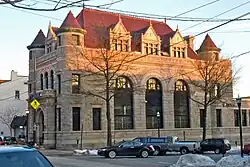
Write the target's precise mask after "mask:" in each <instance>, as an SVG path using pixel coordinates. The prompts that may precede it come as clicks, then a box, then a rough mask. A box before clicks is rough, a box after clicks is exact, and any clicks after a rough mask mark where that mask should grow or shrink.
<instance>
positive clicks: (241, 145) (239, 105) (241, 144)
mask: <svg viewBox="0 0 250 167" xmlns="http://www.w3.org/2000/svg"><path fill="white" fill-rule="evenodd" d="M236 103H237V105H238V109H239V111H238V112H239V113H238V114H239V122H240V123H239V126H240V153H241V157H243V141H242V119H241V98H240V97H239V96H238V98H236Z"/></svg>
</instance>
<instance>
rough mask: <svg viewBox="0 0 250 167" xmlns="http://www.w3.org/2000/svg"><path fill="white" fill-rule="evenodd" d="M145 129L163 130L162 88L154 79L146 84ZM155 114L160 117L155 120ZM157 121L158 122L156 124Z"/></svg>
mask: <svg viewBox="0 0 250 167" xmlns="http://www.w3.org/2000/svg"><path fill="white" fill-rule="evenodd" d="M145 96H146V98H145V99H146V128H147V129H156V128H158V123H159V127H160V128H163V110H162V87H161V83H160V81H159V80H158V79H156V78H150V79H149V80H148V81H147V83H146V94H145ZM157 112H159V113H160V117H159V118H157ZM158 119H159V122H158Z"/></svg>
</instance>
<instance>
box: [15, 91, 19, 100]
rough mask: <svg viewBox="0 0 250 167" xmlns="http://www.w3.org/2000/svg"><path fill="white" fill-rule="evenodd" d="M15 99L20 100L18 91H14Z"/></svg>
mask: <svg viewBox="0 0 250 167" xmlns="http://www.w3.org/2000/svg"><path fill="white" fill-rule="evenodd" d="M15 99H20V91H19V90H16V91H15Z"/></svg>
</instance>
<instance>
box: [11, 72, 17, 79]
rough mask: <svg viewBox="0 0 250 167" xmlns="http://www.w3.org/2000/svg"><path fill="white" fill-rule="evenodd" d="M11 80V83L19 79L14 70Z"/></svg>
mask: <svg viewBox="0 0 250 167" xmlns="http://www.w3.org/2000/svg"><path fill="white" fill-rule="evenodd" d="M10 79H11V81H14V80H16V79H17V72H15V71H14V70H11V75H10Z"/></svg>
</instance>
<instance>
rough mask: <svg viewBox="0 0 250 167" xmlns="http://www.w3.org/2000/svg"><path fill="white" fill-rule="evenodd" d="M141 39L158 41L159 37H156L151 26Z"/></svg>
mask: <svg viewBox="0 0 250 167" xmlns="http://www.w3.org/2000/svg"><path fill="white" fill-rule="evenodd" d="M143 39H144V40H151V41H159V37H158V36H157V34H156V32H155V31H154V29H153V27H152V26H149V27H148V29H147V31H146V32H145V33H144V35H143Z"/></svg>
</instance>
